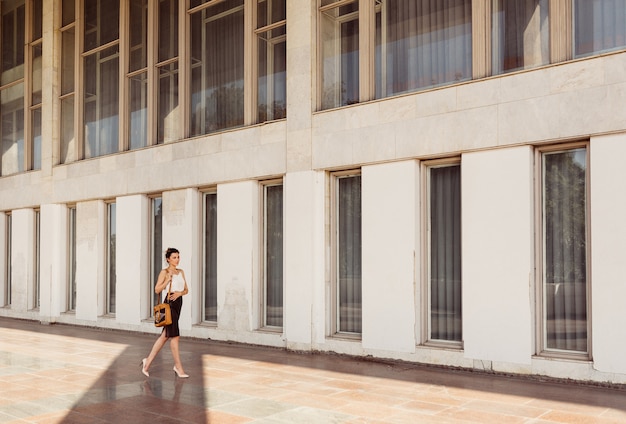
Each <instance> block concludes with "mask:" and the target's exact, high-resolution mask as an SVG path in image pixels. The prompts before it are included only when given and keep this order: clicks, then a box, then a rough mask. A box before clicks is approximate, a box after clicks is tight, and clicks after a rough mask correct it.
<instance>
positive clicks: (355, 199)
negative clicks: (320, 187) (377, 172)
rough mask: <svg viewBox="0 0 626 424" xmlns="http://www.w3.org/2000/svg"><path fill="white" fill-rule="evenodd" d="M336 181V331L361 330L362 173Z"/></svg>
mask: <svg viewBox="0 0 626 424" xmlns="http://www.w3.org/2000/svg"><path fill="white" fill-rule="evenodd" d="M337 182H338V211H337V213H338V217H337V218H338V219H337V220H338V225H337V239H338V246H337V280H338V287H337V289H338V301H339V305H338V307H339V310H338V313H339V323H338V325H339V328H338V331H340V332H349V333H361V176H354V177H344V178H339V179H338V181H337Z"/></svg>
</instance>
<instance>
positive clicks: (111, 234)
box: [106, 203, 117, 314]
mask: <svg viewBox="0 0 626 424" xmlns="http://www.w3.org/2000/svg"><path fill="white" fill-rule="evenodd" d="M115 210H116V206H115V203H108V204H107V216H108V220H107V275H106V299H107V303H106V308H107V309H106V313H107V314H114V313H115V304H116V290H115V282H116V267H115V252H116V247H117V243H116V235H117V226H116V216H115Z"/></svg>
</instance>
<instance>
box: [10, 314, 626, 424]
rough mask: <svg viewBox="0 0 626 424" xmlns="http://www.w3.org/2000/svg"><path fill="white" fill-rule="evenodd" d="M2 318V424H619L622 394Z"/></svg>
mask: <svg viewBox="0 0 626 424" xmlns="http://www.w3.org/2000/svg"><path fill="white" fill-rule="evenodd" d="M155 337H156V336H151V335H144V334H133V333H128V332H119V331H106V330H97V329H88V328H81V327H74V326H67V325H52V326H49V325H41V324H38V323H33V322H29V321H22V320H12V319H6V318H0V390H1V394H0V423H42V424H43V423H46V424H48V423H72V424H73V423H133V424H135V423H139V424H140V423H152V424H160V423H220V424H222V423H224V424H228V423H263V424H266V423H267V424H269V423H276V424H279V423H290V424H291V423H310V424H317V423H320V424H326V423H346V424H347V423H350V424H356V423H498V424H500V423H533V424H540V423H607V424H608V423H624V422H626V391H624V390H617V389H606V388H599V387H587V386H582V385H577V384H569V385H566V384H556V383H546V382H538V381H530V380H526V379H518V378H510V377H502V376H495V375H485V374H479V373H471V372H461V371H449V370H442V369H436V368H432V367H422V366H416V365H411V364H391V365H390V364H384V363H378V362H371V361H364V360H360V359H354V358H346V357H343V356H336V355H323V354H299V353H293V352H285V351H282V350H278V349H272V348H263V347H252V346H245V345H239V344H227V343H216V342H211V341H201V340H189V339H185V338H182V339H181V356H182V358H183V363H184V365H185V371H187V373H189V374H190V375H191V377H190V378H189V379H178V378H176V377H175V375H174V373H173V371H172V360H171V355H170V352H169V347H168V346H166V348H165V349H164V350H163V351H162V352H161V354H160V355H159V357H158V358H157V360H156V361H155V363H154V364H153V366H152V368H151V369H150V378H145V377H144V376H143V374H141V372H140V367H139V362H140V360H141V358H143V357H144V356H145V355H146V354H147V352H148V351H149V349H150V347H151V345H152V342H153V341H154V340H155Z"/></svg>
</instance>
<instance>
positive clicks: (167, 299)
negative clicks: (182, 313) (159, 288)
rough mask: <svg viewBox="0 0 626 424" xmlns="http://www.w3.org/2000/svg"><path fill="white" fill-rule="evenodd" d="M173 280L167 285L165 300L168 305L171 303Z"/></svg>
mask: <svg viewBox="0 0 626 424" xmlns="http://www.w3.org/2000/svg"><path fill="white" fill-rule="evenodd" d="M172 278H174V275H173V274H172ZM172 278H170V283H169V284H168V285H167V297H166V298H165V301H166V302H167V303H170V293H172V292H171V289H172Z"/></svg>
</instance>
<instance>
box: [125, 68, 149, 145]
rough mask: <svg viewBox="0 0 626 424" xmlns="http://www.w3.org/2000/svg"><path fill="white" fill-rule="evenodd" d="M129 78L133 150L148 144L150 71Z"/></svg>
mask: <svg viewBox="0 0 626 424" xmlns="http://www.w3.org/2000/svg"><path fill="white" fill-rule="evenodd" d="M129 80H130V83H129V90H130V110H129V113H130V117H129V139H130V148H131V150H132V149H138V148H140V147H145V146H147V145H148V73H147V72H144V73H141V74H139V75H134V76H133V77H131V78H130V79H129Z"/></svg>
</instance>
